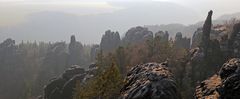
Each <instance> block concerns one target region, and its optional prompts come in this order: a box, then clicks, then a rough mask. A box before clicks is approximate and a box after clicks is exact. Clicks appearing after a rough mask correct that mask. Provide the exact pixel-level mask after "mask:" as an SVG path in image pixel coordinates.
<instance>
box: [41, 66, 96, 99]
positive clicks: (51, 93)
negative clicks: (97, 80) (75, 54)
mask: <svg viewBox="0 0 240 99" xmlns="http://www.w3.org/2000/svg"><path fill="white" fill-rule="evenodd" d="M96 70H97V68H96V65H95V64H92V65H90V66H89V70H84V69H83V68H81V67H80V66H78V65H74V66H72V67H70V68H68V69H67V70H66V71H65V72H64V73H63V74H62V75H61V76H60V77H58V78H55V79H53V80H51V81H50V83H48V84H47V85H46V86H45V87H44V95H43V97H42V98H43V99H72V96H73V93H74V88H76V83H77V81H80V82H81V83H84V82H85V81H86V80H88V79H89V78H91V77H93V76H94V75H95V73H96V72H95V71H96ZM39 99H41V98H39Z"/></svg>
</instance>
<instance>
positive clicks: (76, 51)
mask: <svg viewBox="0 0 240 99" xmlns="http://www.w3.org/2000/svg"><path fill="white" fill-rule="evenodd" d="M68 50H69V65H81V62H82V60H83V45H82V44H81V43H80V42H77V41H76V38H75V36H74V35H72V36H71V41H70V44H69V46H68Z"/></svg>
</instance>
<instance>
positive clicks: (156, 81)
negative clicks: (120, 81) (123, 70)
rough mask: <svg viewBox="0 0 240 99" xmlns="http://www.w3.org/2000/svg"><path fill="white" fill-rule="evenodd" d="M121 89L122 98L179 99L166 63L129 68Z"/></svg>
mask: <svg viewBox="0 0 240 99" xmlns="http://www.w3.org/2000/svg"><path fill="white" fill-rule="evenodd" d="M125 81H126V83H125V85H124V86H123V88H122V89H121V96H122V97H121V98H123V99H181V97H180V94H179V92H178V91H177V86H176V82H175V80H174V78H173V75H172V73H171V72H170V70H169V69H168V67H167V63H161V64H158V63H147V64H142V65H137V66H135V67H133V68H132V69H131V71H130V72H129V73H128V74H127V77H126V79H125Z"/></svg>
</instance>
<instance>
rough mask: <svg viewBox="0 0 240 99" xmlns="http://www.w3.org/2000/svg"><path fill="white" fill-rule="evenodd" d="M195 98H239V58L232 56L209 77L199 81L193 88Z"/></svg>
mask: <svg viewBox="0 0 240 99" xmlns="http://www.w3.org/2000/svg"><path fill="white" fill-rule="evenodd" d="M195 97H196V99H239V98H240V59H239V58H233V59H230V60H229V61H227V62H226V63H224V64H223V66H222V68H221V69H220V71H219V72H218V74H215V75H214V76H212V77H210V78H209V79H207V80H205V81H203V82H201V83H200V85H198V86H197V88H196V90H195Z"/></svg>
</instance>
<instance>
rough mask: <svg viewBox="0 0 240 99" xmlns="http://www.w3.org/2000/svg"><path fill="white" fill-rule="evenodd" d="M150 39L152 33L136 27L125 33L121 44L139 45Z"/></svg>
mask: <svg viewBox="0 0 240 99" xmlns="http://www.w3.org/2000/svg"><path fill="white" fill-rule="evenodd" d="M152 38H153V33H152V32H151V31H149V30H148V29H147V28H144V27H140V26H138V27H134V28H131V29H129V30H128V31H127V33H126V34H125V37H124V38H123V43H124V44H130V43H133V44H135V43H141V42H144V41H146V40H148V39H152Z"/></svg>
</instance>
